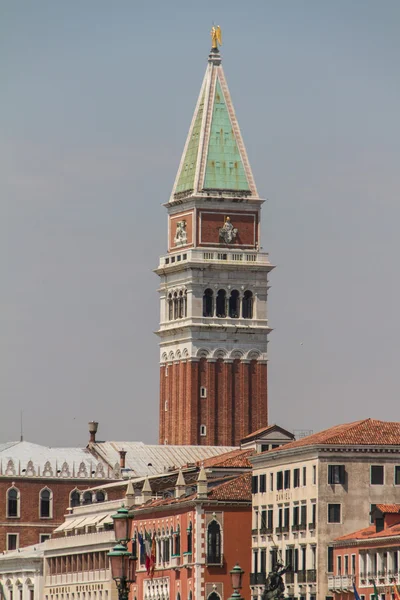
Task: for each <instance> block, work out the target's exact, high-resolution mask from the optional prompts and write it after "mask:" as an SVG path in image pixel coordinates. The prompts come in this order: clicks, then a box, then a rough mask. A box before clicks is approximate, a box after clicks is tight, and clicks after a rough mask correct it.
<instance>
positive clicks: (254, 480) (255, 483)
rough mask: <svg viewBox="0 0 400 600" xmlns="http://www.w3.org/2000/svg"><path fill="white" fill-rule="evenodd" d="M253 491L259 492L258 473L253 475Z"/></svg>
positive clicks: (253, 492)
mask: <svg viewBox="0 0 400 600" xmlns="http://www.w3.org/2000/svg"><path fill="white" fill-rule="evenodd" d="M251 492H252V494H257V493H258V475H253V477H252V478H251Z"/></svg>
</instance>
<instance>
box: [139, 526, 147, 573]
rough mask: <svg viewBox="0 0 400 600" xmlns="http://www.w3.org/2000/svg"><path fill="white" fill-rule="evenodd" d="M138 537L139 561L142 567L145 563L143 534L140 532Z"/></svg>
mask: <svg viewBox="0 0 400 600" xmlns="http://www.w3.org/2000/svg"><path fill="white" fill-rule="evenodd" d="M138 537H139V544H140V557H139V560H140V564H141V565H144V564H145V562H146V547H145V545H144V539H145V534H143V531H142V533H139V536H138Z"/></svg>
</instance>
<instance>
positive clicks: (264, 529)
mask: <svg viewBox="0 0 400 600" xmlns="http://www.w3.org/2000/svg"><path fill="white" fill-rule="evenodd" d="M272 532H273V528H272V527H261V529H260V535H270V534H271V533H272Z"/></svg>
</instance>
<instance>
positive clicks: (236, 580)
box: [230, 565, 244, 590]
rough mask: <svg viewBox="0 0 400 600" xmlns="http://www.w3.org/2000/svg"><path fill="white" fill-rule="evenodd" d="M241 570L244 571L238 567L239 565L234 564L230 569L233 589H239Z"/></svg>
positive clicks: (240, 585)
mask: <svg viewBox="0 0 400 600" xmlns="http://www.w3.org/2000/svg"><path fill="white" fill-rule="evenodd" d="M243 572H244V571H243V570H242V569H241V568H240V567H239V565H235V567H233V569H232V571H231V572H230V575H231V583H232V587H233V589H234V590H240V589H241V587H242V577H243Z"/></svg>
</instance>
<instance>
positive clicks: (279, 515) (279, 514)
mask: <svg viewBox="0 0 400 600" xmlns="http://www.w3.org/2000/svg"><path fill="white" fill-rule="evenodd" d="M278 518H279V523H278V527H279V529H282V526H283V508H279V510H278Z"/></svg>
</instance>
